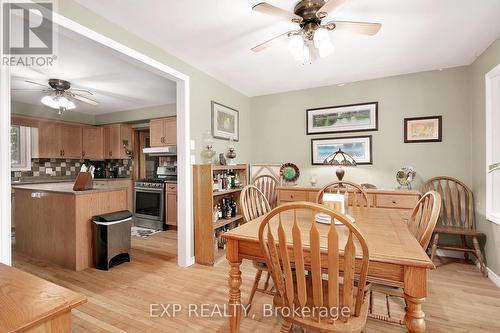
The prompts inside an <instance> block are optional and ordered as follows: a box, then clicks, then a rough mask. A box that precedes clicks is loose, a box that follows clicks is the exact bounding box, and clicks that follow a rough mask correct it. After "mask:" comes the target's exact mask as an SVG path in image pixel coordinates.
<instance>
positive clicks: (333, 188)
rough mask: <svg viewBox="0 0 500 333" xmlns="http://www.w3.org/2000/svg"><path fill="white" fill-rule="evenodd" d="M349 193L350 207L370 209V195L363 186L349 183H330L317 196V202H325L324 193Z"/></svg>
mask: <svg viewBox="0 0 500 333" xmlns="http://www.w3.org/2000/svg"><path fill="white" fill-rule="evenodd" d="M325 192H326V193H340V194H343V195H345V194H346V193H348V195H347V197H348V205H349V206H352V207H370V200H369V199H368V194H367V193H366V191H365V190H364V189H363V188H362V187H361V185H359V184H356V183H353V182H349V181H335V182H332V183H329V184H327V185H325V186H323V188H322V189H321V191H319V192H318V194H317V195H316V202H317V203H322V202H323V193H325Z"/></svg>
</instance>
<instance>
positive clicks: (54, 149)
mask: <svg viewBox="0 0 500 333" xmlns="http://www.w3.org/2000/svg"><path fill="white" fill-rule="evenodd" d="M38 133H39V134H38V140H39V141H38V142H39V143H38V151H39V156H40V157H41V158H81V157H82V128H81V127H79V126H73V125H67V124H60V123H55V122H45V121H43V122H40V123H39V126H38Z"/></svg>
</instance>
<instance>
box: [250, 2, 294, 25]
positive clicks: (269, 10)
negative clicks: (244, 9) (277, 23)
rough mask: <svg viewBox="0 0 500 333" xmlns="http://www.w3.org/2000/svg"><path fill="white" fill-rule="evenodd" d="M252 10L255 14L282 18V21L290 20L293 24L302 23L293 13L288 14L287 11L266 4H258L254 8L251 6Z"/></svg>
mask: <svg viewBox="0 0 500 333" xmlns="http://www.w3.org/2000/svg"><path fill="white" fill-rule="evenodd" d="M252 9H253V10H255V11H256V12H259V13H263V14H267V15H272V16H276V17H280V18H284V19H287V20H290V21H292V22H294V23H300V22H302V17H300V16H299V15H296V14H294V13H290V12H289V11H287V10H284V9H281V8H279V7H276V6H273V5H270V4H268V3H266V2H261V3H258V4H256V5H255V6H253V8H252Z"/></svg>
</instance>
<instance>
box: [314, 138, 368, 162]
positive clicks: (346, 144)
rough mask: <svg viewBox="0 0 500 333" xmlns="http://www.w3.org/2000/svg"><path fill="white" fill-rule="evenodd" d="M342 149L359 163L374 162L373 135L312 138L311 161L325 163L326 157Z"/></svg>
mask: <svg viewBox="0 0 500 333" xmlns="http://www.w3.org/2000/svg"><path fill="white" fill-rule="evenodd" d="M339 149H342V151H343V152H345V153H347V154H349V155H350V156H351V157H352V158H354V160H355V161H356V163H357V164H372V163H373V155H372V136H371V135H367V136H356V137H343V138H325V139H312V140H311V163H312V165H323V164H324V163H323V162H324V161H325V159H326V158H327V157H328V156H330V155H332V154H333V153H335V152H336V151H337V150H339Z"/></svg>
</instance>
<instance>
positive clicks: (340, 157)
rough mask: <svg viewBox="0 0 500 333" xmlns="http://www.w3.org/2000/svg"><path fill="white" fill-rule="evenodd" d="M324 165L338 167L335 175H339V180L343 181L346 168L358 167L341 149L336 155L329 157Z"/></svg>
mask: <svg viewBox="0 0 500 333" xmlns="http://www.w3.org/2000/svg"><path fill="white" fill-rule="evenodd" d="M323 164H329V165H332V166H336V167H337V170H336V171H335V173H336V174H337V179H338V180H339V181H342V179H343V178H344V174H345V171H344V169H342V167H344V166H356V161H355V160H354V158H352V157H351V156H350V155H349V154H347V153H345V152H343V151H342V149H340V148H339V150H337V151H336V152H335V153H334V154H332V155H330V156H328V157H327V158H325V160H324V161H323Z"/></svg>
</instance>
